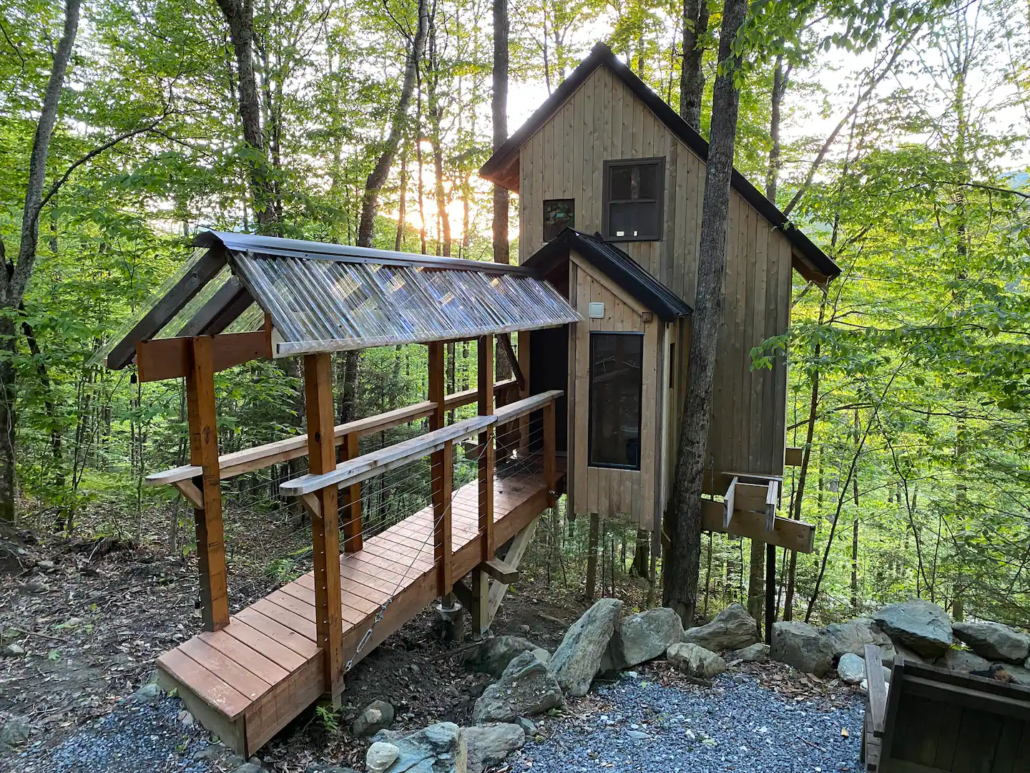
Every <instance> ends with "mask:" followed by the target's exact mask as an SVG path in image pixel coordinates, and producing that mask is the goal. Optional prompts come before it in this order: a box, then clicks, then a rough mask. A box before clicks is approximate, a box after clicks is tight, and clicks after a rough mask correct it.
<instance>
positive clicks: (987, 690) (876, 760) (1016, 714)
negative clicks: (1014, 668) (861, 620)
mask: <svg viewBox="0 0 1030 773" xmlns="http://www.w3.org/2000/svg"><path fill="white" fill-rule="evenodd" d="M865 662H866V680H867V683H868V685H869V698H868V704H867V706H866V714H865V726H864V727H863V732H862V761H863V762H864V763H865V769H866V770H867V771H869V772H870V773H874V772H875V773H1030V689H1028V688H1026V687H1020V686H1018V685H1013V684H1006V683H1004V682H1000V681H997V680H994V679H985V678H982V677H978V676H970V675H967V674H959V673H956V672H953V671H946V670H943V669H940V668H933V667H932V666H925V665H921V664H917V663H913V662H911V661H908V662H906V661H904V660H900V659H899V660H898V661H897V662H895V664H894V669H893V671H892V672H891V680H890V685H889V686H888V685H887V683H886V682H885V681H884V678H883V669H882V668H881V666H880V662H881V661H880V650H879V648H878V647H876V646H875V645H872V644H868V645H866V648H865ZM870 664H875V667H870Z"/></svg>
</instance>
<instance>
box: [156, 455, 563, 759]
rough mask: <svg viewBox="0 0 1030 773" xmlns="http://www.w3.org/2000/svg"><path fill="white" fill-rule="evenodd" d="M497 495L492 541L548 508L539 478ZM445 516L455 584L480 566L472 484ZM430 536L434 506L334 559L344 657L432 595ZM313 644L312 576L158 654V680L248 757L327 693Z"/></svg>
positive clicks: (502, 484) (522, 478) (361, 650)
mask: <svg viewBox="0 0 1030 773" xmlns="http://www.w3.org/2000/svg"><path fill="white" fill-rule="evenodd" d="M494 492H495V494H494V496H495V499H494V518H493V522H494V540H495V544H497V545H501V544H503V543H504V542H506V541H507V540H509V539H511V538H512V537H514V536H515V535H516V534H518V533H519V532H520V531H522V530H523V529H524V528H526V527H527V526H528V525H529V524H530V523H532V521H533V520H534V519H536V518H537V517H538V516H539V515H540V513H542V512H543V511H544V510H545V509H546V508H547V507H548V487H547V485H546V484H545V478H544V475H543V474H534V473H527V472H521V473H519V474H516V475H513V476H512V477H508V478H503V479H502V478H498V479H495V481H494ZM451 511H452V512H451V524H452V546H453V557H452V566H453V576H454V577H455V578H459V577H463V576H464V575H466V574H468V573H469V572H470V571H472V570H473V569H474V568H476V566H477V565H479V563H480V560H481V546H480V543H479V541H478V540H477V537H478V535H479V525H478V524H479V487H478V482H477V481H473V482H472V483H469V484H468V485H466V486H463V487H462V488H460V489H458V490H457V491H455V492H454V494H453V498H452V504H451ZM433 536H434V516H433V508H432V507H427V508H425V509H424V510H421V511H419V512H418V513H415V514H414V515H412V516H409V517H408V518H406V519H404V520H403V521H401V522H399V523H397V524H396V525H394V526H392V527H391V528H389V529H387V530H386V531H384V532H382V533H380V534H378V535H376V536H373V537H369V538H366V539H365V540H364V544H363V547H362V549H361V550H360V551H359V552H356V553H350V554H346V555H343V556H342V557H341V559H340V579H341V584H342V589H341V590H342V593H341V597H342V601H343V603H342V612H341V617H342V620H343V658H344V660H345V661H348V662H349V663H350V664H351V665H352V664H353V663H357V662H358V661H359V660H360V659H361V658H363V657H364V656H366V655H368V653H369V652H371V651H372V650H373V649H374V648H375V647H376V646H377V645H378V644H380V643H381V642H382V641H383V640H384V639H385V638H386V637H387V636H389V635H390V634H391V633H393V632H394V631H396V630H397V629H398V628H400V627H401V626H402V625H403V624H404V623H405V622H407V621H408V620H409V619H411V618H412V617H413V616H414V615H416V614H417V613H418V612H419V611H421V610H422V609H423V608H424V607H425V606H426V605H428V604H430V603H432V601H433V600H434V599H435V598H436V597H437V595H438V593H437V580H436V573H437V565H436V562H435V559H434V538H433ZM390 596H392V597H393V600H392V601H391V602H390V603H389V604H388V605H387V606H386V609H385V611H383V604H385V603H386V602H387V600H388V599H389V598H390ZM380 612H382V619H381V620H380V621H378V622H376V618H377V617H378V616H379V614H380ZM315 642H316V634H315V592H314V575H313V573H312V572H309V573H308V574H306V575H304V576H303V577H300V578H298V579H297V580H295V581H293V582H291V583H289V584H288V585H285V586H283V587H282V588H280V589H279V590H277V591H275V592H274V593H272V594H270V595H269V596H266V597H265V598H263V599H261V600H260V601H257V602H255V603H254V604H251V605H250V606H249V607H247V608H246V609H244V610H242V611H240V612H239V613H237V614H235V615H232V616H231V617H230V618H229V624H228V626H226V627H225V628H223V629H222V630H219V631H215V632H204V633H201V634H199V635H197V636H195V637H193V638H192V639H190V640H189V641H187V642H185V643H183V644H180V645H179V646H178V647H176V648H175V649H173V650H171V651H170V652H166V653H165V654H164V655H162V656H161V657H160V658H158V661H157V666H158V672H159V678H160V684H161V686H162V687H163V688H165V689H167V690H171V689H173V688H174V689H176V690H177V691H178V694H179V697H181V698H182V699H183V701H184V702H185V703H186V706H187V707H188V708H189V710H190V711H191V712H193V714H194V715H195V716H196V717H197V719H199V720H200V722H201V723H202V724H203V725H204V726H205V727H207V728H208V729H209V730H210V731H212V732H214V733H216V734H217V735H218V736H219V738H220V739H221V740H222V742H223V743H225V744H226V745H228V746H230V747H233V748H235V749H236V751H237V752H239V753H240V754H242V755H243V756H245V757H249V756H250V755H251V754H253V753H254V752H255V751H256V750H257V749H259V748H260V747H261V746H263V745H264V744H265V743H267V742H268V741H269V740H270V739H271V738H272V737H273V736H274V735H275V734H276V733H278V732H279V731H280V730H282V729H283V728H284V727H285V726H286V725H287V724H288V723H289V722H291V721H292V720H293V719H294V718H295V717H296V716H297V715H298V714H299V713H300V712H301V711H303V710H304V709H305V708H307V707H308V706H310V705H311V704H312V703H314V702H315V701H316V700H317V699H318V698H319V697H320V696H321V695H323V694H324V693H326V692H327V688H326V685H325V683H324V681H325V678H324V669H323V663H322V650H321V649H320V648H319V647H318V646H317V645H316V643H315Z"/></svg>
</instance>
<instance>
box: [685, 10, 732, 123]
mask: <svg viewBox="0 0 1030 773" xmlns="http://www.w3.org/2000/svg"><path fill="white" fill-rule="evenodd" d="M707 34H708V0H683V62H682V64H681V65H680V115H681V116H683V120H684V121H686V122H687V124H688V125H689V126H690V128H692V129H694V131H696V132H698V133H700V132H701V103H702V101H703V100H704V95H705V75H704V71H703V70H702V69H701V60H702V59H703V58H704V53H705V50H704V45H703V42H704V36H705V35H707ZM719 48H720V51H721V49H722V46H721V45H720V47H719ZM720 59H721V57H720Z"/></svg>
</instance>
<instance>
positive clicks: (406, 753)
mask: <svg viewBox="0 0 1030 773" xmlns="http://www.w3.org/2000/svg"><path fill="white" fill-rule="evenodd" d="M459 732H460V728H459V727H458V726H457V725H456V724H454V723H453V722H439V723H437V724H435V725H430V726H429V727H426V728H423V729H422V730H414V731H410V732H402V731H395V730H381V731H379V732H378V733H376V734H375V737H374V738H373V739H372V740H373V741H375V743H373V744H372V746H371V747H370V748H369V752H371V751H372V749H374V748H376V747H377V746H378V745H379V744H384V745H389V746H392V747H393V748H394V749H396V751H397V756H396V757H395V758H394V760H393V761H392V763H391V764H390V765H389V766H388V767H386V768H383V769H382V770H381V771H377V773H451V771H453V770H454V765H455V758H456V756H458V735H459ZM385 751H388V750H385ZM365 764H366V766H368V762H367V761H366V763H365ZM368 770H370V771H371V770H372V768H371V767H369V768H368Z"/></svg>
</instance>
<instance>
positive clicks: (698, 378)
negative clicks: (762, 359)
mask: <svg viewBox="0 0 1030 773" xmlns="http://www.w3.org/2000/svg"><path fill="white" fill-rule="evenodd" d="M746 14H747V0H725V3H724V5H723V19H722V32H721V35H720V41H719V61H720V74H719V75H718V77H717V78H716V79H715V92H714V96H713V101H712V131H711V145H710V146H709V149H708V163H707V170H706V174H705V196H704V203H703V206H702V221H701V223H702V225H701V249H700V255H699V260H698V269H697V296H696V301H695V306H694V316H693V334H692V335H691V340H690V360H689V366H688V372H689V374H690V377H689V381H688V385H687V399H686V405H685V406H684V411H683V417H684V418H683V423H682V426H681V429H680V438H679V457H678V461H677V464H676V481H675V484H674V488H673V508H672V512H673V514H674V517H673V522H672V524H671V525H672V530H671V535H670V536H671V542H672V544H671V547H670V550H669V556H668V565H667V566H666V569H665V594H664V595H665V605H666V606H668V607H671V608H672V609H674V610H675V611H676V613H677V614H678V615H679V616H680V619H681V620H682V621H683V625H684V626H685V627H689V626H691V625H693V622H694V611H695V606H696V604H697V580H698V569H699V562H700V557H701V483H702V476H703V475H704V470H705V460H706V459H707V457H708V430H709V426H710V424H711V411H712V382H713V377H714V375H715V349H716V342H717V339H718V336H719V324H720V323H721V321H722V312H723V304H724V300H725V292H726V288H725V274H726V223H727V220H728V215H729V205H730V178H731V175H732V173H733V147H734V143H735V140H736V132H737V114H738V108H739V104H740V95H739V93H738V92H737V87H736V85H735V84H734V82H733V78H734V76H735V74H736V73H737V71H738V69H739V68H740V58H739V55H737V54H735V53H734V52H733V42H734V40H735V39H736V37H737V30H738V29H739V28H740V26H741V25H742V24H743V22H744V18H745V16H746ZM723 63H725V64H723Z"/></svg>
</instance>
